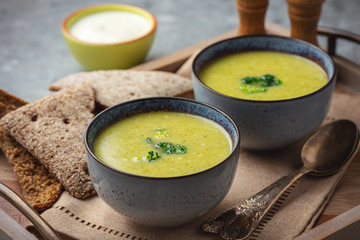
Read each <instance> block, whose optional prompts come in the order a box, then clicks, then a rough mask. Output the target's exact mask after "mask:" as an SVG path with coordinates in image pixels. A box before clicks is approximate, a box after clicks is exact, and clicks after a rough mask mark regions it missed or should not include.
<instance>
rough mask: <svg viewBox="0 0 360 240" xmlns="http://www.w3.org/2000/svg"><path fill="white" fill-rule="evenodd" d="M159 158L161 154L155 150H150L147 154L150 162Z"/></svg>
mask: <svg viewBox="0 0 360 240" xmlns="http://www.w3.org/2000/svg"><path fill="white" fill-rule="evenodd" d="M158 158H160V155H159V154H158V153H157V152H155V154H154V151H149V152H148V154H147V155H146V159H147V160H148V161H149V162H151V161H154V160H156V159H158Z"/></svg>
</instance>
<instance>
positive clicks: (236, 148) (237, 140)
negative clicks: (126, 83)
mask: <svg viewBox="0 0 360 240" xmlns="http://www.w3.org/2000/svg"><path fill="white" fill-rule="evenodd" d="M152 100H170V101H180V102H181V101H185V102H191V103H194V104H199V105H203V106H205V107H207V108H211V109H212V110H214V111H215V112H218V113H219V114H221V115H223V116H224V117H225V118H226V119H227V120H228V121H229V122H230V124H231V125H232V126H233V128H234V130H235V133H236V136H237V138H235V142H234V144H233V148H232V150H231V152H230V154H229V155H228V156H227V157H226V158H225V159H224V160H222V161H221V162H220V163H218V164H216V165H214V166H212V167H210V168H207V169H205V170H203V171H200V172H196V173H192V174H187V175H180V176H173V177H152V176H143V175H137V174H133V173H128V172H125V171H121V170H119V169H116V168H113V167H111V166H110V165H108V164H106V163H104V162H103V161H101V160H100V159H99V158H98V157H96V156H95V154H94V153H93V151H91V150H90V147H89V145H90V144H89V142H88V136H89V132H90V128H91V127H92V126H93V125H94V123H95V122H96V121H97V119H98V118H99V117H100V116H101V115H104V114H106V113H107V112H110V111H112V110H113V109H115V108H119V107H123V106H124V105H128V104H133V103H135V102H142V101H152ZM189 114H192V113H189ZM192 115H195V114H192ZM204 118H206V117H204ZM209 120H211V119H209ZM211 121H213V120H211ZM221 127H222V126H221ZM240 137H241V133H240V132H239V128H238V126H237V125H236V123H235V122H234V120H232V118H230V117H229V115H227V114H226V113H225V112H223V111H221V110H220V109H218V108H216V107H214V106H212V105H209V104H206V103H203V102H199V101H196V100H192V99H188V98H182V97H147V98H139V99H134V100H130V101H126V102H122V103H119V104H117V105H114V106H112V107H109V108H107V109H105V110H103V111H101V112H100V113H99V114H97V115H96V116H95V117H94V118H93V119H92V120H91V122H90V123H89V124H88V126H87V127H86V130H85V139H84V141H85V148H86V151H87V152H88V154H90V155H91V157H92V158H93V159H95V161H96V162H97V163H98V164H100V165H102V166H104V167H105V168H107V169H109V170H110V171H113V172H115V173H117V174H122V175H125V176H128V177H134V178H141V179H147V180H156V181H160V180H175V179H184V178H190V177H192V176H195V175H201V174H204V173H207V172H210V171H212V170H213V169H215V168H218V167H220V166H222V165H224V164H225V163H226V162H228V161H230V159H232V158H233V156H234V155H235V153H236V152H238V151H240ZM86 160H87V161H88V159H86Z"/></svg>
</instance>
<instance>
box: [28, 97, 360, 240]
mask: <svg viewBox="0 0 360 240" xmlns="http://www.w3.org/2000/svg"><path fill="white" fill-rule="evenodd" d="M359 106H360V97H359V96H356V95H354V96H349V95H345V94H341V93H336V94H335V95H334V97H333V101H332V104H331V108H330V111H329V114H328V117H327V118H326V120H325V123H328V122H331V121H334V120H338V119H349V120H352V121H354V122H355V123H356V124H357V125H358V126H360V109H359ZM300 151H301V144H298V145H296V146H292V147H291V148H288V149H284V150H281V151H280V150H278V151H273V152H263V153H251V152H245V151H242V152H241V154H240V160H239V164H238V168H237V172H236V177H235V179H234V183H233V186H232V187H231V190H230V192H229V194H228V195H227V196H226V198H225V199H224V200H223V201H222V202H221V203H220V204H219V205H218V206H217V207H216V208H215V209H214V210H212V211H211V212H210V213H208V214H207V215H205V216H203V217H201V218H199V219H197V220H195V221H193V222H191V223H189V224H187V225H184V226H181V227H178V228H174V229H167V230H164V229H155V228H147V227H145V226H142V225H138V224H135V223H133V222H131V221H129V220H127V219H126V218H125V217H123V216H122V215H120V214H118V213H116V212H115V211H114V210H112V209H111V208H110V207H108V206H107V205H106V204H105V203H104V202H103V201H102V200H101V199H100V198H99V197H98V196H94V197H92V198H89V199H86V200H78V199H75V198H73V197H71V196H70V195H69V194H68V193H67V192H64V193H63V194H62V196H61V197H60V199H59V200H58V201H57V202H56V203H55V205H54V206H53V207H52V208H51V209H49V210H47V211H45V212H44V213H42V214H41V215H42V217H43V218H44V219H45V220H46V221H48V222H49V223H50V225H51V226H52V227H53V228H54V229H56V230H57V231H58V232H59V233H61V234H62V236H63V237H64V239H87V240H89V239H126V240H129V239H132V240H144V239H148V240H150V239H152V240H155V239H156V240H157V239H160V240H161V239H174V240H177V239H179V240H180V239H200V240H201V239H220V237H219V236H218V235H213V234H210V233H204V232H202V231H201V227H200V226H201V224H202V223H203V222H204V221H205V220H206V219H208V218H209V217H211V216H214V214H217V213H219V212H222V211H224V210H226V209H228V208H230V207H231V206H233V205H235V204H238V203H239V202H240V201H242V200H244V199H246V198H248V197H250V196H252V195H254V194H255V193H257V192H258V191H260V190H262V189H263V188H265V187H266V186H268V185H269V184H271V183H272V182H274V181H276V180H277V179H279V178H280V177H282V176H284V175H287V174H288V173H290V171H291V170H293V169H295V168H296V167H298V166H299V164H300ZM359 160H360V154H358V155H357V156H356V157H355V158H354V160H353V161H359ZM344 172H345V169H343V170H342V171H341V172H339V173H337V174H336V175H333V176H330V177H323V178H320V177H312V176H304V177H303V178H301V179H300V180H299V181H298V182H297V183H296V184H295V186H296V187H295V188H294V190H293V191H292V193H291V194H290V195H289V196H288V197H287V198H286V200H285V202H284V203H283V204H282V205H281V207H280V209H279V210H278V211H277V212H276V214H275V215H274V216H273V217H272V219H271V220H270V221H269V223H268V224H266V226H265V228H264V229H263V230H262V231H261V232H260V234H258V235H257V236H255V237H251V238H250V239H267V240H271V239H276V240H279V239H282V240H285V239H293V238H295V237H296V236H298V235H300V234H301V233H303V232H304V231H307V230H309V229H310V228H311V227H312V226H313V224H314V222H315V220H316V219H317V218H318V216H319V215H320V214H321V212H322V210H323V209H324V207H325V205H326V204H327V202H328V201H329V199H330V197H331V195H332V193H333V191H334V189H335V186H336V184H337V183H338V182H339V180H340V179H341V177H342V175H343V173H344ZM28 229H29V230H31V231H32V232H33V231H34V228H33V227H28Z"/></svg>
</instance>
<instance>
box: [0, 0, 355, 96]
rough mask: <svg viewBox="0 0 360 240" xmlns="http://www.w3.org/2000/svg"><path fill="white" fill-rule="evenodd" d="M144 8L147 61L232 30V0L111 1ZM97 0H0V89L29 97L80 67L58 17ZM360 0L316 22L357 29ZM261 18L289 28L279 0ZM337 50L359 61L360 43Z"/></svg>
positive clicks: (333, 4)
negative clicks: (150, 29)
mask: <svg viewBox="0 0 360 240" xmlns="http://www.w3.org/2000/svg"><path fill="white" fill-rule="evenodd" d="M106 2H113V3H129V4H134V5H137V6H140V7H143V8H146V9H148V10H150V11H151V12H153V13H154V15H155V16H156V17H157V20H158V31H157V35H156V38H155V41H154V45H153V47H152V49H151V51H150V53H149V55H148V57H147V59H146V60H147V61H149V60H151V59H154V58H158V57H161V56H164V55H166V54H169V53H172V52H174V51H177V50H180V49H182V48H185V47H187V46H189V45H192V44H195V43H197V42H199V41H202V40H205V39H207V38H210V37H212V36H216V35H218V34H221V33H224V32H227V31H229V30H232V29H235V28H237V26H238V16H237V12H236V9H235V2H234V1H233V0H178V1H175V0H123V1H119V0H112V1H106ZM100 3H103V1H100V0H87V1H83V0H0V88H2V89H4V90H6V91H8V92H10V93H12V94H14V95H16V96H19V97H21V98H24V99H25V100H28V101H34V100H36V99H39V98H41V97H43V96H45V95H47V94H49V92H48V90H47V88H48V86H49V85H50V84H51V83H52V82H54V81H55V80H57V79H59V78H61V77H64V76H67V75H69V74H71V73H75V72H79V71H84V70H83V69H82V68H81V67H80V66H79V65H78V63H77V62H76V61H75V59H74V58H73V57H72V55H71V54H70V52H69V51H68V49H67V46H66V44H65V41H64V40H63V38H62V35H61V23H62V21H63V19H64V18H65V17H66V16H67V15H68V14H69V13H71V12H73V11H74V10H77V9H79V8H82V7H85V6H89V5H93V4H100ZM359 13H360V0H342V1H340V0H327V1H326V2H325V3H324V5H323V11H322V16H321V18H320V24H319V25H320V26H327V27H335V28H340V29H345V30H348V31H352V32H355V33H358V34H359V33H360V14H359ZM267 20H270V21H273V22H275V23H278V24H280V25H283V26H284V27H287V28H289V25H290V24H289V19H288V13H287V4H286V1H285V0H270V5H269V7H268V11H267ZM341 53H342V54H343V55H345V56H347V57H348V58H350V59H353V60H356V61H357V62H360V47H359V46H354V45H349V44H347V43H344V44H341Z"/></svg>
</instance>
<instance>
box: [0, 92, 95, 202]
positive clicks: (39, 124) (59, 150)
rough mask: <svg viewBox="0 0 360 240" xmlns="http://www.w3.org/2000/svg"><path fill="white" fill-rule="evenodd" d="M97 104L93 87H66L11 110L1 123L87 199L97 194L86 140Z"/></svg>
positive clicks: (70, 190) (68, 187)
mask: <svg viewBox="0 0 360 240" xmlns="http://www.w3.org/2000/svg"><path fill="white" fill-rule="evenodd" d="M94 105H95V104H94V91H93V90H92V89H91V88H84V87H81V88H66V89H64V90H62V91H60V92H57V93H54V94H52V95H49V96H47V97H45V98H43V99H40V100H38V101H35V102H33V103H29V104H27V105H25V106H23V107H21V108H19V109H17V110H15V111H13V112H10V113H8V114H7V115H5V116H4V117H3V118H2V119H1V120H0V125H1V126H2V127H3V128H4V129H5V130H6V131H7V132H8V133H9V134H10V135H11V136H12V137H14V138H15V140H16V141H17V142H18V143H20V144H21V145H22V146H23V147H25V148H26V149H27V150H28V151H29V152H30V153H31V154H32V155H33V156H35V157H36V158H37V159H38V160H39V161H40V162H41V163H42V164H44V165H45V167H46V168H47V169H48V170H49V171H50V172H51V173H52V174H54V175H55V176H56V178H57V179H58V180H59V181H60V182H61V184H62V185H63V186H64V188H65V189H66V190H67V191H69V192H70V193H71V194H72V195H73V196H74V197H77V198H85V197H88V196H90V195H93V194H95V190H94V187H93V185H92V183H91V180H90V177H89V174H88V169H87V164H86V159H85V146H84V139H83V136H84V131H85V129H86V126H87V124H88V123H89V122H90V121H91V119H92V118H93V114H92V113H91V111H92V110H93V109H94Z"/></svg>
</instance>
